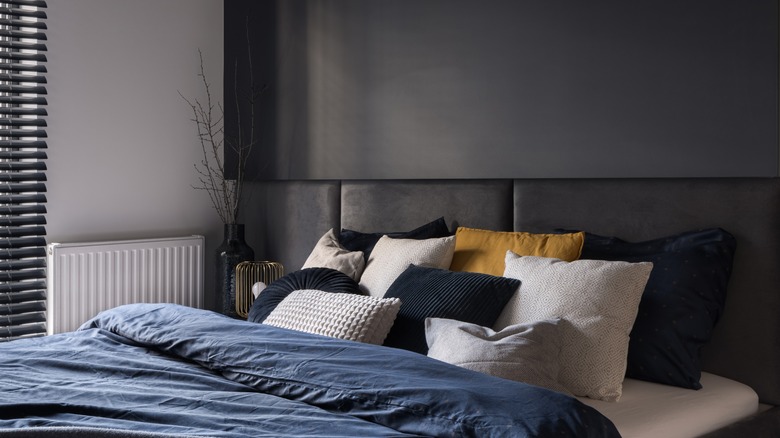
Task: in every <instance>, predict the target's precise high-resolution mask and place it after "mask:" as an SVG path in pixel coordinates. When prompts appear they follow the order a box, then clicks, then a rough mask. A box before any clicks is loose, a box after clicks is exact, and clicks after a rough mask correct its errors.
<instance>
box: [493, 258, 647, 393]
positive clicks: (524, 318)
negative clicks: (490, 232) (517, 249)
mask: <svg viewBox="0 0 780 438" xmlns="http://www.w3.org/2000/svg"><path fill="white" fill-rule="evenodd" d="M652 268H653V264H652V263H649V262H641V263H628V262H613V261H605V260H577V261H573V262H564V261H562V260H559V259H553V258H545V257H533V256H526V257H521V256H518V255H517V254H515V253H513V252H512V251H507V254H506V270H505V272H504V276H505V277H509V278H516V279H519V280H520V282H521V283H520V288H519V289H518V290H517V292H516V293H515V295H514V296H513V297H512V298H511V299H510V300H509V303H508V304H507V305H506V307H504V311H503V312H502V313H501V315H500V316H499V317H498V320H496V323H495V324H494V326H493V328H494V329H496V330H501V329H503V328H505V327H507V326H509V325H512V324H523V323H529V322H532V321H538V320H542V319H548V318H563V319H565V320H567V321H568V322H570V323H571V324H567V325H566V326H565V327H563V329H562V330H561V337H562V340H563V344H562V347H561V370H560V374H559V376H558V380H559V381H560V382H561V383H562V384H563V385H564V386H565V387H566V388H567V389H568V390H569V391H571V392H572V393H573V394H574V395H578V396H586V397H590V398H595V399H600V400H605V401H617V400H618V399H619V398H620V394H621V392H622V388H623V378H624V377H625V372H626V358H627V356H628V335H629V333H630V332H631V327H632V326H633V324H634V319H635V318H636V314H637V310H638V307H639V299H640V298H641V297H642V292H643V291H644V288H645V283H647V278H648V277H649V276H650V271H651V270H652Z"/></svg>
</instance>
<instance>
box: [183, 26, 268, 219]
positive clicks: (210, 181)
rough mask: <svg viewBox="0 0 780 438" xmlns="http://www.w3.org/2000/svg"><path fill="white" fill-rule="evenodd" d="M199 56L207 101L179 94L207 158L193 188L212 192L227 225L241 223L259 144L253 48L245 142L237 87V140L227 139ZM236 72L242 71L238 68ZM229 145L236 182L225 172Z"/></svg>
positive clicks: (197, 167)
mask: <svg viewBox="0 0 780 438" xmlns="http://www.w3.org/2000/svg"><path fill="white" fill-rule="evenodd" d="M248 37H249V36H248V35H247V41H249V39H248ZM198 55H199V56H200V71H199V73H198V77H199V78H200V79H201V81H202V82H203V89H204V94H205V102H201V101H200V100H198V99H193V100H190V99H187V98H186V97H185V96H184V95H182V94H181V92H179V95H180V96H181V97H182V99H184V101H185V102H187V104H188V105H189V106H190V109H191V110H192V114H193V118H192V119H191V120H192V121H193V122H194V123H195V126H196V128H197V136H198V141H199V143H200V148H201V152H202V153H203V159H202V160H201V161H200V162H199V163H196V164H195V165H194V167H195V171H196V173H197V174H198V184H197V185H193V188H194V189H196V190H203V191H205V192H206V193H208V196H209V200H210V201H211V204H212V206H213V207H214V210H216V212H217V214H218V215H219V218H220V219H221V220H222V222H223V223H225V224H234V223H236V222H238V213H239V208H240V202H241V196H242V191H243V186H244V179H245V177H246V170H245V169H246V165H247V164H248V158H249V155H250V153H251V152H252V148H253V147H254V145H255V141H256V140H255V136H254V134H255V104H256V103H257V97H258V95H259V94H257V93H255V91H254V78H253V74H252V73H253V72H252V64H251V48H250V58H249V59H250V64H249V77H250V92H249V95H250V98H249V115H250V120H251V125H250V130H249V131H250V132H249V139H248V141H244V139H245V137H244V133H243V132H242V126H241V125H242V120H241V111H240V109H241V107H240V105H239V93H238V88H237V86H236V87H235V89H234V92H235V94H236V96H235V97H236V115H237V121H238V122H237V123H238V136H237V137H236V138H227V137H226V136H225V130H224V110H223V108H222V105H221V104H220V103H217V104H216V108H215V105H214V103H213V102H212V97H211V87H210V84H209V82H208V80H207V78H206V73H205V70H204V68H203V53H202V52H201V51H200V50H198ZM236 70H238V69H237V68H236ZM234 83H237V81H234ZM226 145H227V146H228V147H230V149H231V150H232V151H233V152H234V153H235V155H236V157H237V160H236V168H235V175H236V179H234V180H231V179H228V178H227V176H226V173H225V146H226Z"/></svg>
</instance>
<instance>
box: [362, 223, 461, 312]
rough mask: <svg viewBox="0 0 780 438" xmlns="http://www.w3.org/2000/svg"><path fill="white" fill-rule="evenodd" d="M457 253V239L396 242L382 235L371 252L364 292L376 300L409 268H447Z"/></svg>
mask: <svg viewBox="0 0 780 438" xmlns="http://www.w3.org/2000/svg"><path fill="white" fill-rule="evenodd" d="M453 251H455V236H449V237H440V238H435V239H425V240H414V239H393V238H390V237H387V236H382V237H381V238H380V239H379V241H378V242H377V244H376V246H375V247H374V251H372V252H371V257H369V259H368V264H367V265H366V270H365V271H363V276H362V277H360V289H362V290H363V291H364V292H365V293H367V294H368V295H371V296H372V297H380V298H381V297H383V296H385V292H387V289H388V288H389V287H390V285H391V284H393V282H394V281H395V279H396V278H398V276H399V275H401V273H402V272H404V271H405V270H406V268H408V267H409V265H412V264H414V265H418V266H426V267H430V268H440V269H447V268H448V267H449V266H450V263H451V262H452V253H453Z"/></svg>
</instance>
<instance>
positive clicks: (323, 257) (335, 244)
mask: <svg viewBox="0 0 780 438" xmlns="http://www.w3.org/2000/svg"><path fill="white" fill-rule="evenodd" d="M365 267H366V261H365V259H364V258H363V251H350V250H348V249H345V248H344V247H342V246H341V244H339V241H338V239H337V238H336V233H335V232H334V231H333V228H331V229H330V230H328V232H327V233H325V234H324V235H323V236H322V237H320V240H319V241H318V242H317V245H315V246H314V249H313V250H312V252H311V254H309V258H307V259H306V262H305V263H304V264H303V267H301V269H306V268H331V269H335V270H337V271H341V272H343V273H344V274H347V275H349V276H350V277H352V279H353V280H355V281H358V280H360V275H361V274H363V269H364V268H365Z"/></svg>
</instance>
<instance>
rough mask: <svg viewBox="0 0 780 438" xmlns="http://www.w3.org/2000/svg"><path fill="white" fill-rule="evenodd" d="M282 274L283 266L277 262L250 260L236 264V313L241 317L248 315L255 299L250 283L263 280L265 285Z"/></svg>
mask: <svg viewBox="0 0 780 438" xmlns="http://www.w3.org/2000/svg"><path fill="white" fill-rule="evenodd" d="M283 275H284V266H282V264H281V263H277V262H268V261H250V262H241V263H239V264H238V265H236V313H238V315H239V316H240V317H241V318H246V317H247V316H248V315H249V309H250V308H251V307H252V303H253V302H254V301H255V296H254V295H253V294H252V285H254V284H255V283H257V282H261V281H262V282H263V283H265V284H266V285H268V284H271V282H272V281H274V280H276V279H278V278H280V277H282V276H283Z"/></svg>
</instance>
